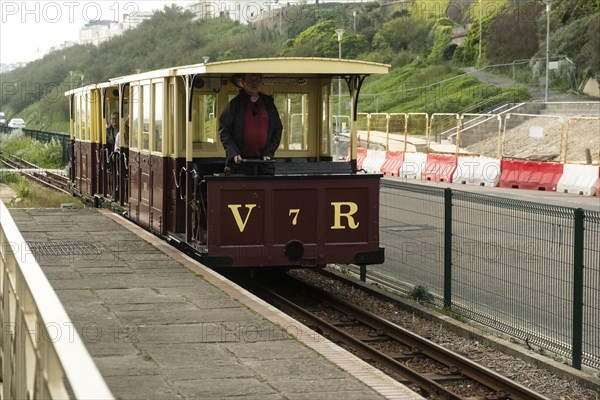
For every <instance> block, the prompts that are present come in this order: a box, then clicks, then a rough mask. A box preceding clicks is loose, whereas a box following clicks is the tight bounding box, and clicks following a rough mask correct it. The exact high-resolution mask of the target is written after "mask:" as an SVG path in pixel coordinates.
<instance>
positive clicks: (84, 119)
mask: <svg viewBox="0 0 600 400" xmlns="http://www.w3.org/2000/svg"><path fill="white" fill-rule="evenodd" d="M89 104H90V103H89V101H88V95H87V93H86V94H84V95H83V96H82V99H81V140H87V139H88V121H89V119H88V112H89Z"/></svg>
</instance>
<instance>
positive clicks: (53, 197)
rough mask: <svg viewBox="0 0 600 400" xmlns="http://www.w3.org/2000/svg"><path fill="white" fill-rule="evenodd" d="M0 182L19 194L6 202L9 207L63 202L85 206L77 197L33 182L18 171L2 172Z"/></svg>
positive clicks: (47, 205)
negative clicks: (17, 172)
mask: <svg viewBox="0 0 600 400" xmlns="http://www.w3.org/2000/svg"><path fill="white" fill-rule="evenodd" d="M0 183H3V184H6V185H7V186H8V187H10V188H11V189H12V190H14V191H15V194H16V196H17V197H16V198H15V199H13V200H11V201H8V202H7V203H5V204H6V206H7V207H8V208H59V207H60V206H61V205H62V204H72V205H73V208H84V207H85V206H84V205H83V203H82V202H81V201H80V200H79V199H78V198H76V197H73V196H71V195H69V194H65V193H60V192H57V191H55V190H52V189H48V188H45V187H43V186H40V185H38V184H36V183H31V182H30V181H28V180H27V179H25V178H24V177H22V176H20V175H19V174H16V173H1V174H0Z"/></svg>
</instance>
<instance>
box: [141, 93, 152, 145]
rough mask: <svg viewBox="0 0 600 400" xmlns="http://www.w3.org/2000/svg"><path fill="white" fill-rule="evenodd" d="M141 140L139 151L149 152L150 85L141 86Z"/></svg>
mask: <svg viewBox="0 0 600 400" xmlns="http://www.w3.org/2000/svg"><path fill="white" fill-rule="evenodd" d="M141 90H142V115H141V120H142V138H141V139H142V140H141V143H140V150H150V129H151V127H150V124H151V119H150V117H151V114H150V106H151V103H150V94H151V93H150V85H142V86H141Z"/></svg>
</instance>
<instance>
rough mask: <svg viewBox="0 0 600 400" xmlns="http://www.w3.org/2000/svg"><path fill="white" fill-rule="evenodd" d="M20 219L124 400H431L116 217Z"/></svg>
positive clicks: (80, 214)
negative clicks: (422, 399)
mask: <svg viewBox="0 0 600 400" xmlns="http://www.w3.org/2000/svg"><path fill="white" fill-rule="evenodd" d="M11 215H12V216H13V218H14V219H15V222H16V223H17V226H18V227H19V229H20V230H21V233H22V235H23V237H24V239H25V240H26V241H27V244H18V245H20V246H21V245H28V246H29V247H30V249H29V252H26V254H28V255H35V257H36V259H37V260H38V262H39V264H40V266H41V267H42V270H44V272H45V274H46V276H47V278H48V280H49V281H50V283H51V284H52V286H53V288H54V289H55V291H56V292H57V294H58V297H59V298H60V299H61V302H62V303H63V305H64V307H65V309H66V311H67V313H68V314H69V316H70V318H71V320H72V321H73V326H74V328H75V329H77V331H78V333H79V334H80V336H81V338H82V339H83V341H84V343H85V345H86V348H87V350H88V352H89V353H90V355H91V356H92V357H93V359H94V361H95V363H96V365H97V366H98V369H99V370H100V372H101V374H102V375H103V377H104V378H105V380H106V382H107V384H108V386H109V388H110V390H111V391H112V393H113V395H114V396H115V398H118V399H142V398H143V399H160V400H168V399H200V398H201V399H228V398H232V399H233V398H236V399H240V398H243V399H261V400H268V399H309V398H310V399H339V398H344V399H345V400H352V399H361V400H362V399H384V398H393V399H420V398H421V397H420V396H418V395H416V394H415V393H413V392H411V391H409V390H408V389H406V388H405V387H404V386H403V385H401V384H399V383H398V382H396V381H393V380H392V379H391V378H389V377H386V376H384V375H383V374H382V373H381V372H379V371H377V370H375V369H373V368H372V367H371V366H369V365H368V364H366V363H364V362H363V361H361V360H358V359H357V358H356V357H354V356H352V355H351V354H349V353H347V352H346V351H345V350H342V349H340V348H339V347H337V346H335V345H333V344H332V343H331V342H329V341H328V340H326V339H325V338H323V337H321V336H320V335H318V334H316V333H314V332H312V331H311V330H310V329H308V328H307V327H305V326H304V325H302V324H300V323H299V322H297V321H294V320H293V319H291V318H290V317H288V316H286V315H284V314H282V313H281V312H279V311H278V310H276V309H274V308H273V307H271V306H270V305H268V304H266V303H264V302H263V301H262V300H260V299H258V298H256V297H255V296H253V295H252V294H250V293H248V292H246V291H245V290H243V289H241V288H239V287H238V286H237V285H235V284H233V283H231V282H230V281H228V280H226V279H225V278H223V277H222V276H220V275H218V274H216V273H215V272H214V271H212V270H210V269H208V268H206V267H204V266H202V265H201V264H199V263H198V262H196V261H194V260H192V259H190V258H189V257H187V256H185V255H183V254H182V253H180V252H178V251H177V250H176V249H174V248H172V247H170V246H168V245H166V244H165V243H164V242H162V241H160V240H159V239H158V238H156V237H155V236H154V235H151V234H149V233H148V232H145V231H143V230H141V229H140V228H139V227H137V226H135V225H134V224H132V223H130V222H129V221H126V220H125V219H123V218H121V217H119V216H117V215H115V214H111V213H109V212H107V211H102V210H94V209H83V210H55V209H54V210H53V209H46V210H43V209H27V210H20V209H14V210H11ZM63 333H64V334H66V333H67V332H59V334H63Z"/></svg>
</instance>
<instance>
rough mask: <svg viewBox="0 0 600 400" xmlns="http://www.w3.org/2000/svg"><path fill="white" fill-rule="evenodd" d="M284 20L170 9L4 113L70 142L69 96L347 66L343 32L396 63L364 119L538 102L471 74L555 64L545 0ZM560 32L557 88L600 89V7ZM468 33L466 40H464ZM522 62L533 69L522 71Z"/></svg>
mask: <svg viewBox="0 0 600 400" xmlns="http://www.w3.org/2000/svg"><path fill="white" fill-rule="evenodd" d="M480 5H481V6H480ZM480 7H481V9H480ZM280 10H281V15H278V14H277V13H275V15H274V16H273V15H272V18H269V19H266V20H264V21H253V22H252V23H249V24H240V23H238V22H235V21H232V20H230V19H228V18H226V17H223V16H221V17H218V18H214V19H200V20H196V19H195V18H194V15H193V14H192V13H190V12H189V11H184V10H183V9H182V8H180V7H178V6H175V5H173V6H171V7H165V8H164V9H163V10H162V11H160V12H157V13H155V14H154V16H153V17H152V18H151V19H150V20H148V21H145V22H143V23H142V24H140V25H139V27H138V28H136V29H132V30H130V31H127V32H126V33H125V34H124V35H122V36H120V37H116V38H113V39H111V40H109V41H107V42H104V43H102V44H101V45H100V46H98V47H96V46H92V45H79V46H74V47H71V48H68V49H64V50H61V51H56V52H53V53H50V54H48V55H47V56H45V57H44V58H43V59H41V60H38V61H36V62H32V63H29V64H28V65H26V66H25V67H23V68H20V69H17V70H14V71H11V72H9V73H5V74H2V75H1V76H0V80H1V82H2V96H0V109H1V110H2V111H4V112H6V113H7V116H8V117H9V118H11V117H13V116H17V115H18V116H20V117H22V118H24V119H25V120H26V122H27V124H28V127H30V128H33V129H41V130H50V131H62V132H66V131H67V130H68V124H67V119H68V101H67V99H66V98H65V97H64V95H63V94H64V92H65V91H66V90H69V88H72V87H78V86H81V85H85V84H89V83H92V82H93V83H95V82H101V81H106V80H108V79H109V78H111V77H117V76H121V75H125V74H130V73H134V72H136V71H137V70H140V71H146V70H152V69H158V68H164V67H168V66H174V65H187V64H194V63H199V62H202V57H203V56H209V57H210V60H211V61H222V60H229V59H238V58H248V57H267V56H280V55H285V56H314V57H337V56H338V41H337V35H336V33H335V29H337V28H344V29H345V34H344V36H343V40H342V49H343V57H344V58H349V59H362V60H369V61H376V62H383V63H389V64H391V65H392V69H391V74H389V76H386V77H378V78H375V79H374V78H373V77H372V78H369V79H367V81H366V84H365V87H363V89H362V91H361V94H366V96H364V97H363V99H362V102H361V104H360V107H361V108H360V111H362V112H375V111H377V112H399V111H401V112H429V113H431V112H477V111H482V110H486V109H488V108H490V107H492V106H494V105H495V104H498V103H501V102H504V101H520V100H524V99H527V98H528V93H527V90H526V89H523V88H520V89H519V88H498V87H492V86H489V85H484V84H482V83H480V82H478V81H476V80H475V79H473V78H471V77H469V76H466V75H464V72H463V70H462V68H463V67H467V66H475V65H477V66H486V65H492V64H506V65H507V67H505V68H504V69H503V70H497V71H496V72H501V73H505V74H507V75H509V76H512V75H513V74H514V76H515V78H517V79H518V80H519V81H521V82H525V83H527V84H535V85H537V84H539V81H540V76H541V75H540V74H541V73H543V70H542V68H541V65H542V64H541V63H540V61H539V60H538V61H537V62H536V61H535V60H536V59H543V58H544V57H545V42H546V29H545V28H546V11H545V6H544V4H543V2H542V1H541V0H524V1H518V2H515V1H508V0H500V1H491V0H483V1H482V2H473V1H470V0H469V1H468V0H458V1H449V0H444V1H441V2H440V1H438V0H413V1H412V2H389V3H386V4H382V3H379V2H376V1H373V2H360V3H358V2H357V3H354V4H348V3H344V4H340V3H325V4H304V3H303V2H301V3H297V4H295V5H288V6H284V7H282V8H281V9H280ZM480 18H481V21H480ZM480 22H481V29H480V28H479V24H480ZM550 23H551V28H550V32H551V36H550V49H551V56H558V55H561V56H566V57H568V58H569V60H570V61H572V64H569V65H564V66H561V67H560V69H559V70H558V71H553V72H552V74H551V86H552V88H553V89H554V90H565V91H566V90H571V89H574V88H578V87H581V86H582V84H584V83H585V82H586V81H587V79H588V78H590V77H594V78H596V79H599V80H600V50H599V49H600V2H599V1H597V0H596V1H589V0H586V1H583V0H561V1H560V2H554V3H553V5H552V9H551V13H550ZM459 31H463V32H465V34H466V36H465V37H464V39H463V40H461V37H460V36H459V34H458V33H457V32H459ZM480 38H481V40H480ZM515 60H531V62H530V63H527V62H525V63H524V64H518V66H517V68H515V69H514V70H512V69H511V68H510V65H511V63H513V61H515ZM490 70H491V69H490ZM461 75H462V76H461ZM442 81H443V82H442ZM440 82H441V83H440Z"/></svg>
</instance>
